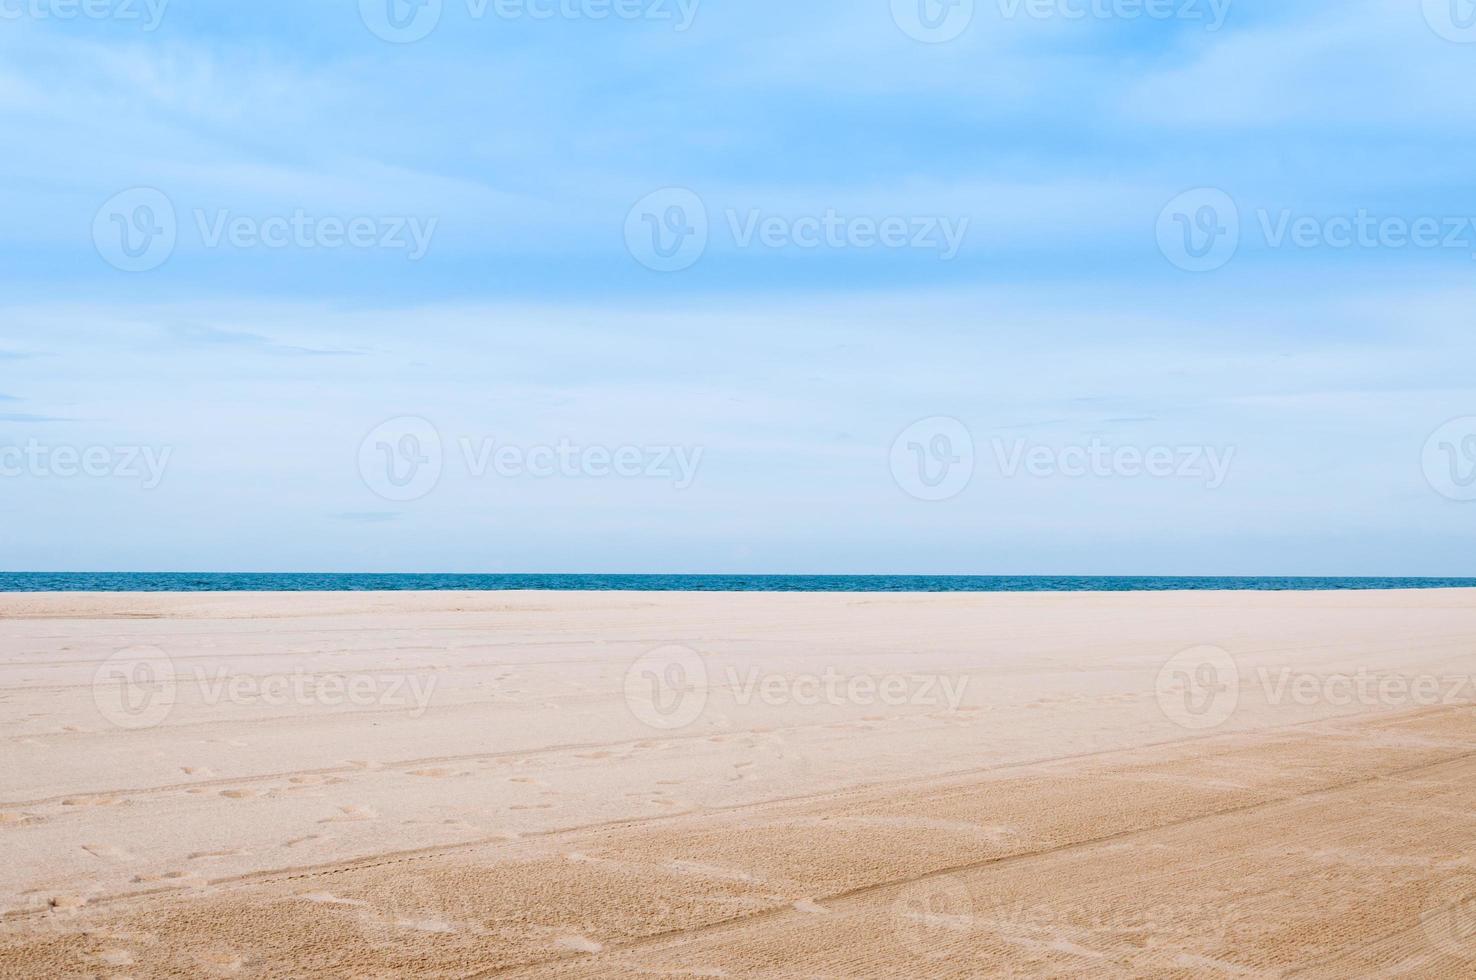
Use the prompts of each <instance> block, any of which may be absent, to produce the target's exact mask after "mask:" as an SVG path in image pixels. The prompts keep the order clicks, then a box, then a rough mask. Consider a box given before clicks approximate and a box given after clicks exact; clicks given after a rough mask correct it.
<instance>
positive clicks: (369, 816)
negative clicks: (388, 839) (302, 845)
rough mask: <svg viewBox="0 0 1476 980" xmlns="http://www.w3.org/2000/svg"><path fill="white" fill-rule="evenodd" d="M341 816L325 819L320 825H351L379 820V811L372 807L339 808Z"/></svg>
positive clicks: (320, 821)
mask: <svg viewBox="0 0 1476 980" xmlns="http://www.w3.org/2000/svg"><path fill="white" fill-rule="evenodd" d="M338 812H339V813H340V814H341V816H337V817H324V818H323V819H322V820H319V821H318V823H350V822H354V821H359V820H378V819H379V811H378V810H376V809H374V808H373V807H372V806H341V807H339V808H338Z"/></svg>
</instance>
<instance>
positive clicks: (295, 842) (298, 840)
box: [282, 834, 320, 847]
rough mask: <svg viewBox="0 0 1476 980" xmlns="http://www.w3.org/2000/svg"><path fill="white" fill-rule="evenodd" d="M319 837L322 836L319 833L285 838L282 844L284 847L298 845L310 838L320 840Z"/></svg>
mask: <svg viewBox="0 0 1476 980" xmlns="http://www.w3.org/2000/svg"><path fill="white" fill-rule="evenodd" d="M319 839H320V836H319V835H318V834H308V835H306V836H304V837H294V838H292V839H291V840H284V841H283V842H282V846H283V847H296V846H297V845H298V844H306V843H307V842H308V841H310V840H319Z"/></svg>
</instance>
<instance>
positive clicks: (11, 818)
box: [0, 813, 44, 827]
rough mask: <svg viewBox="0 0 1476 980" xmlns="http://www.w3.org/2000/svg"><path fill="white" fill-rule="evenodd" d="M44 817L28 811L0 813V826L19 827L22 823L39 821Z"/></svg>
mask: <svg viewBox="0 0 1476 980" xmlns="http://www.w3.org/2000/svg"><path fill="white" fill-rule="evenodd" d="M43 819H44V818H42V817H33V816H31V815H30V814H28V813H0V827H19V826H21V825H22V824H28V823H41V822H42V820H43Z"/></svg>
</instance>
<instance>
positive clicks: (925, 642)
mask: <svg viewBox="0 0 1476 980" xmlns="http://www.w3.org/2000/svg"><path fill="white" fill-rule="evenodd" d="M1473 637H1476V590H1461V589H1430V590H1399V591H1346V592H1310V591H1309V592H1209V591H1205V592H1126V593H1054V594H1043V593H998V594H994V593H970V594H887V595H883V594H859V593H832V594H806V593H790V594H771V593H682V592H670V593H633V592H604V593H594V592H383V593H372V592H364V593H332V592H319V593H295V592H294V593H190V594H185V593H137V594H103V593H39V594H5V595H0V707H3V710H0V746H3V748H0V752H3V760H0V762H3V765H0V772H3V786H0V842H3V844H4V853H5V856H6V859H5V860H4V861H3V862H0V914H3V920H0V975H3V976H16V977H23V976H27V977H28V976H48V977H50V976H102V977H138V978H143V977H176V976H177V977H198V976H205V977H243V978H244V977H265V976H294V977H342V976H356V977H392V976H407V975H416V976H427V977H482V976H509V977H545V976H546V977H565V976H567V977H608V976H630V975H648V976H670V977H678V976H680V977H720V976H727V977H873V976H875V977H881V976H937V977H968V976H981V975H1005V976H1048V977H1054V976H1062V977H1064V976H1079V975H1083V974H1086V975H1096V976H1121V977H1127V976H1160V977H1174V976H1182V977H1198V976H1206V975H1208V976H1216V975H1223V976H1266V977H1276V976H1289V975H1297V976H1309V977H1346V976H1361V975H1389V976H1393V975H1398V976H1408V977H1426V976H1428V977H1436V976H1455V975H1473V974H1476V864H1473V861H1472V858H1473V855H1476V751H1473V748H1472V746H1473V744H1476V743H1473V736H1476V713H1473V709H1472V705H1473V704H1476V686H1473V682H1472V680H1471V679H1472V677H1473V676H1476V642H1473Z"/></svg>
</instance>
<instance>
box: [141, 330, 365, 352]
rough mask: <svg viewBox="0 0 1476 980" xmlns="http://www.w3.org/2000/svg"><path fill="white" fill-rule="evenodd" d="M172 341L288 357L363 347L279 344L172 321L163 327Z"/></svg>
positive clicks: (236, 333)
mask: <svg viewBox="0 0 1476 980" xmlns="http://www.w3.org/2000/svg"><path fill="white" fill-rule="evenodd" d="M165 329H166V330H167V332H168V334H169V337H170V339H171V340H172V341H174V342H175V343H177V344H179V345H181V346H184V347H235V348H239V349H242V350H251V351H257V352H259V353H263V354H275V355H282V356H289V357H293V356H296V357H359V356H362V355H363V354H364V353H365V351H362V350H348V349H344V348H327V347H306V346H300V345H297V344H283V343H278V342H277V341H275V340H272V339H271V338H269V337H265V336H262V335H261V334H255V333H248V332H246V331H241V330H226V329H223V328H221V327H212V326H207V325H205V324H199V323H191V324H172V325H170V326H168V327H166V328H165Z"/></svg>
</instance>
